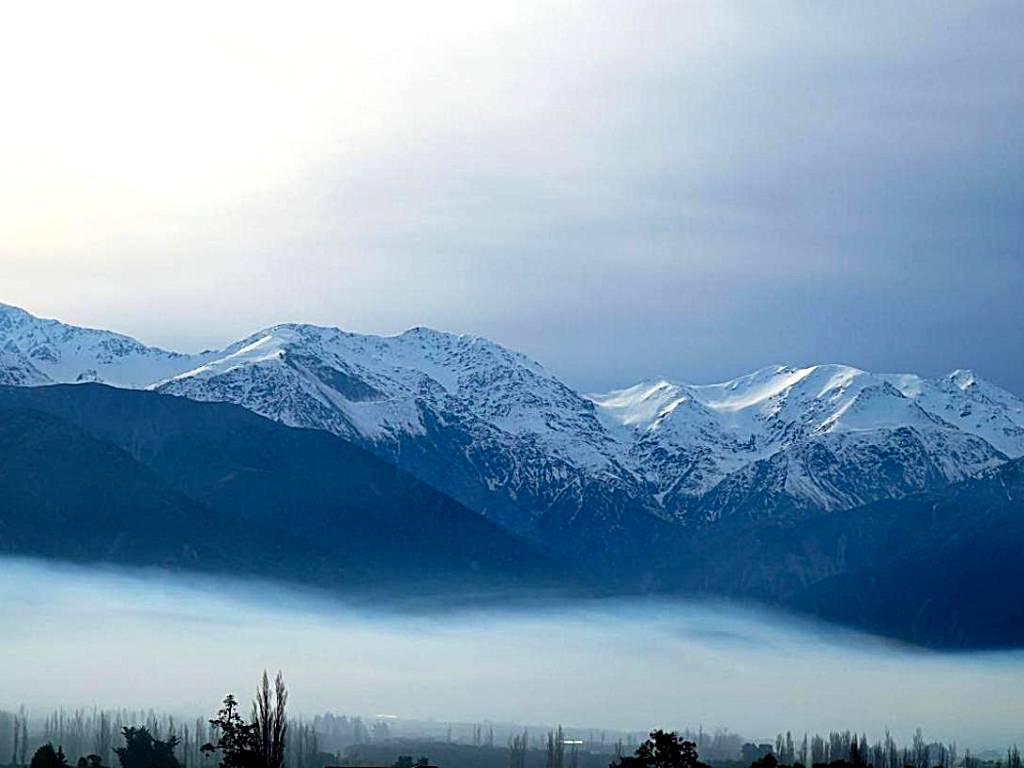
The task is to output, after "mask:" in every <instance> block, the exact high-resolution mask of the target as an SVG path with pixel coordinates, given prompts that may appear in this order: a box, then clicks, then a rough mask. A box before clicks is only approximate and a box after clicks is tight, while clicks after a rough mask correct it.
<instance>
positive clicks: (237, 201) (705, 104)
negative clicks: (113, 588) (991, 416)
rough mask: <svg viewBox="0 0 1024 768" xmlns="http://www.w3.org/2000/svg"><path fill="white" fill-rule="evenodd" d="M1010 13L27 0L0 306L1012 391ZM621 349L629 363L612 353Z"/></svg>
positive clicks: (937, 7)
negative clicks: (971, 376) (957, 377)
mask: <svg viewBox="0 0 1024 768" xmlns="http://www.w3.org/2000/svg"><path fill="white" fill-rule="evenodd" d="M1022 35H1024V8H1021V6H1020V5H1019V4H1018V3H1012V2H1006V3H1000V2H991V3H988V2H986V3H978V4H968V3H949V4H941V3H899V4H891V3H881V2H879V3H856V4H849V5H838V4H835V3H826V4H807V3H798V2H771V3H735V4H731V3H719V2H714V3H713V2H706V3H704V2H689V3H662V2H657V0H644V1H643V2H640V3H612V2H592V3H565V4H551V3H541V2H529V1H528V2H522V3H506V4H491V3H479V2H476V3H472V2H456V3H451V2H438V3H430V4H426V5H425V4H421V3H394V2H385V3H310V2H298V3H288V4H283V3H278V4H259V3H219V4H215V5H214V6H213V7H211V6H210V4H201V3H177V4H175V5H174V6H173V7H172V6H167V7H162V8H155V7H153V6H142V5H139V4H137V3H128V2H125V3H106V2H95V3H87V4H85V3H70V2H69V3H66V4H63V3H46V4H40V3H19V4H11V5H9V6H8V7H5V8H4V10H3V11H2V15H0V93H2V94H3V119H2V120H0V273H2V281H0V301H6V302H9V303H13V304H17V305H20V306H24V307H25V308H27V309H29V310H31V311H33V312H36V313H37V314H43V315H48V316H56V317H60V318H61V319H64V320H67V321H69V322H77V323H83V324H91V325H97V326H103V327H111V328H114V329H116V330H120V331H122V332H126V333H130V334H132V335H135V336H138V337H140V338H142V339H143V340H144V341H147V342H150V343H159V344H161V345H163V346H168V347H174V348H183V349H197V348H200V347H210V346H220V345H223V344H224V343H225V342H227V341H230V340H233V339H235V338H238V337H240V336H242V335H244V334H247V333H249V332H251V331H253V330H255V329H256V328H258V327H261V326H265V325H268V324H271V323H274V322H281V321H290V320H294V321H311V322H319V323H326V324H332V325H340V326H343V327H346V328H348V329H351V330H356V331H368V332H385V333H390V332H395V331H398V330H401V329H403V328H405V327H409V326H412V325H416V324H427V325H432V326H436V327H441V328H445V329H449V330H454V331H468V332H475V333H481V334H484V335H487V336H489V337H492V338H494V339H495V340H497V341H499V342H502V343H505V344H507V345H509V346H512V347H516V348H519V349H521V350H522V351H524V352H527V353H528V354H531V355H533V356H534V357H537V358H539V359H540V360H541V361H543V362H544V363H546V364H547V365H548V366H549V367H550V368H552V369H553V370H554V371H556V372H557V373H560V374H562V375H563V376H565V377H566V378H567V379H568V380H569V381H570V382H571V383H574V384H576V385H578V386H580V387H581V388H584V389H600V388H604V387H609V386H613V385H623V384H628V383H631V382H632V381H634V380H636V379H638V378H640V377H649V376H653V375H666V376H670V377H673V378H680V379H685V380H691V381H708V380H715V379H721V378H726V377H730V376H733V375H736V374H738V373H741V372H743V371H746V370H751V369H753V368H755V367H759V366H761V365H764V364H768V363H775V362H785V363H792V364H805V363H816V362H847V363H850V364H854V365H859V366H861V367H865V368H869V369H875V370H901V369H912V370H919V371H920V372H922V373H926V374H932V373H940V372H944V371H946V370H949V369H952V368H954V367H973V368H976V369H978V370H979V371H980V372H981V373H982V374H984V375H987V376H988V377H990V378H992V379H994V380H995V381H996V382H998V383H1001V384H1003V385H1006V386H1009V387H1010V388H1012V389H1015V390H1017V391H1018V392H1024V358H1021V356H1020V355H1016V354H1013V353H1012V349H1010V342H1008V340H1012V339H1017V338H1019V337H1020V335H1021V333H1022V332H1024V310H1022V309H1021V302H1020V296H1021V295H1022V294H1024V268H1022V267H1024V264H1022V259H1024V256H1022V253H1024V249H1022V230H1024V220H1022V218H1021V216H1020V211H1021V210H1022V209H1024V194H1022V192H1024V181H1022V180H1024V167H1022V166H1024V151H1022V142H1024V139H1022V136H1024V90H1022V89H1021V88H1020V87H1019V86H1018V84H1017V83H1018V80H1019V75H1020V73H1021V72H1022V71H1024V49H1022V47H1021V46H1020V44H1019V41H1020V39H1021V37H1022ZM609 350H614V353H613V354H609Z"/></svg>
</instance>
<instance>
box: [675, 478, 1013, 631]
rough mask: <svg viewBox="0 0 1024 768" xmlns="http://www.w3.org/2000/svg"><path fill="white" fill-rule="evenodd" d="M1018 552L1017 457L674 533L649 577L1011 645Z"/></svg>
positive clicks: (884, 626) (868, 623)
mask: <svg viewBox="0 0 1024 768" xmlns="http://www.w3.org/2000/svg"><path fill="white" fill-rule="evenodd" d="M1022 551H1024V461H1022V460H1016V461H1013V462H1009V463H1008V464H1006V465H1004V466H1002V467H1000V468H998V469H996V470H993V471H991V472H990V473H988V474H986V475H985V476H984V477H981V478H978V479H973V480H969V481H965V482H963V483H958V484H955V485H952V486H948V487H947V488H946V489H944V490H942V491H931V492H928V493H921V494H916V495H913V496H910V497H907V498H905V499H901V500H891V501H884V502H876V503H874V504H870V505H867V506H864V507H860V508H857V509H851V510H846V511H842V512H836V513H833V514H829V515H821V516H818V517H816V518H814V519H811V520H805V521H802V522H799V523H794V524H767V523H762V524H745V525H731V526H729V527H724V526H723V527H720V528H718V529H716V530H713V531H705V532H701V533H699V534H696V535H693V536H691V537H689V538H688V539H686V540H685V541H679V540H677V541H675V542H674V543H673V546H672V548H671V552H670V553H665V552H663V553H661V555H660V557H661V558H662V560H661V567H660V568H659V571H660V572H661V573H662V574H663V577H664V581H663V582H662V583H661V584H660V585H659V586H660V587H661V588H664V589H669V590H672V591H683V592H695V593H703V594H715V595H725V596H729V597H734V598H741V599H752V600H757V601H763V602H769V603H774V604H777V605H781V606H784V607H787V608H792V609H795V610H798V611H801V612H806V613H810V614H812V615H815V616H818V617H821V618H825V619H829V620H832V621H836V622H838V623H841V624H846V625H851V626H856V627H859V628H862V629H866V630H870V631H873V632H878V633H881V634H885V635H889V636H895V637H899V638H901V639H904V640H908V641H911V642H915V643H919V644H924V645H934V646H941V647H968V646H970V647H1004V646H1019V645H1021V644H1022V643H1024V582H1022V580H1021V578H1020V565H1019V557H1020V552H1022ZM669 560H671V561H672V562H674V564H675V565H674V566H673V565H671V564H670V563H669Z"/></svg>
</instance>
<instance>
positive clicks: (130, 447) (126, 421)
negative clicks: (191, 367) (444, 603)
mask: <svg viewBox="0 0 1024 768" xmlns="http://www.w3.org/2000/svg"><path fill="white" fill-rule="evenodd" d="M0 510H2V512H0V550H2V551H3V552H5V553H8V554H17V555H23V556H40V557H54V558H60V559H65V560H71V561H76V562H106V563H115V564H123V565H153V566H161V567H167V568H174V569H192V570H200V571H205V572H211V573H235V574H239V575H245V576H256V577H261V578H271V579H275V578H283V579H286V580H290V581H296V582H302V583H307V584H313V585H316V586H322V587H325V588H329V589H340V590H357V591H359V592H373V591H376V590H387V589H388V588H391V587H401V589H402V590H406V589H411V590H412V591H413V592H416V591H420V590H426V591H431V590H433V591H437V590H441V589H452V590H458V591H460V592H462V593H464V594H468V593H471V592H473V591H474V590H478V589H480V590H497V591H502V590H507V589H509V588H519V587H522V588H534V587H538V588H539V587H552V586H559V585H564V586H569V585H571V584H572V580H571V578H570V577H569V576H568V575H567V573H566V572H565V571H564V569H562V568H561V567H560V566H558V565H556V564H554V563H552V562H551V561H550V560H548V559H547V558H545V557H544V556H543V555H541V554H539V553H538V552H537V551H536V549H535V548H534V547H532V546H531V545H530V544H528V543H527V542H525V541H523V540H521V539H519V538H518V537H516V536H515V535H513V534H511V533H509V532H507V531H505V530H504V529H502V528H500V527H499V526H497V525H495V524H493V523H491V522H489V521H487V520H486V519H484V518H483V517H482V516H480V515H479V514H477V513H475V512H473V511H471V510H469V509H466V508H465V507H463V506H462V505H460V504H458V503H457V502H455V501H453V500H452V499H450V498H448V497H446V496H444V495H443V494H440V493H438V492H437V491H435V490H433V489H431V488H429V487H428V486H426V485H424V484H423V483H421V482H419V481H418V480H416V479H414V478H412V477H410V476H408V475H407V474H405V473H404V472H402V471H401V470H398V469H397V468H395V467H394V466H392V465H389V464H387V463H385V462H383V461H381V460H380V459H378V458H376V457H374V456H372V455H370V454H368V453H367V452H366V451H364V450H362V449H360V448H358V447H356V446H353V445H350V444H348V443H346V442H345V441H343V440H339V439H337V438H335V437H334V436H332V435H328V434H325V433H322V432H315V431H311V430H299V429H293V428H290V427H286V426H283V425H280V424H277V423H274V422H272V421H270V420H268V419H264V418H262V417H259V416H256V415H255V414H252V413H249V412H248V411H246V410H244V409H242V408H240V407H237V406H233V405H229V404H220V403H218V404H209V403H195V402H192V401H189V400H185V399H181V398H172V397H167V396H162V395H158V394H155V393H150V392H138V391H130V390H123V389H115V388H111V387H106V386H102V385H96V384H83V385H76V386H66V385H62V386H52V387H38V388H13V387H0Z"/></svg>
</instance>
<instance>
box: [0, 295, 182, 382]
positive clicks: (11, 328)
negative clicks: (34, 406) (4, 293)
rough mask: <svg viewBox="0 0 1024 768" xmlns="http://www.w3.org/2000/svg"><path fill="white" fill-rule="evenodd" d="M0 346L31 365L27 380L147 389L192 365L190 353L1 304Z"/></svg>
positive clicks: (12, 355)
mask: <svg viewBox="0 0 1024 768" xmlns="http://www.w3.org/2000/svg"><path fill="white" fill-rule="evenodd" d="M0 346H2V347H3V349H4V352H5V354H6V355H8V356H9V357H8V360H11V359H14V360H18V361H20V363H21V364H22V365H27V366H30V367H31V369H33V370H34V372H32V371H30V372H29V374H28V380H26V382H25V383H26V384H46V383H53V382H61V383H77V382H86V381H99V382H103V383H106V384H110V385H112V386H117V387H128V388H136V387H143V386H146V385H147V384H149V383H151V382H152V381H154V380H155V379H160V378H165V377H166V376H168V375H171V374H173V373H177V372H178V371H180V370H182V369H184V368H187V367H188V366H189V365H190V363H191V358H190V356H188V355H182V354H179V353H176V352H167V351H165V350H162V349H158V348H156V347H147V346H145V345H144V344H142V343H141V342H139V341H137V340H136V339H133V338H131V337H129V336H123V335H121V334H119V333H112V332H110V331H103V330H97V329H93V328H80V327H78V326H73V325H66V324H64V323H61V322H59V321H57V320H46V319H42V318H38V317H35V316H34V315H31V314H29V313H28V312H26V311H25V310H23V309H19V308H18V307H12V306H10V305H7V304H0Z"/></svg>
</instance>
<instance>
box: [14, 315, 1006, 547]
mask: <svg viewBox="0 0 1024 768" xmlns="http://www.w3.org/2000/svg"><path fill="white" fill-rule="evenodd" d="M84 381H99V382H104V383H107V384H111V385H114V386H120V387H131V388H150V389H154V390H157V391H159V392H162V393H166V394H171V395H177V396H184V397H189V398H192V399H196V400H204V401H225V402H232V403H235V404H238V405H241V406H244V407H245V408H248V409H250V410H252V411H254V412H256V413H259V414H262V415H264V416H267V417H268V418H271V419H275V420H277V421H280V422H283V423H285V424H288V425H291V426H296V427H303V428H308V429H318V430H325V431H328V432H332V433H334V434H337V435H341V436H343V437H345V438H346V439H349V440H352V441H354V442H358V443H359V444H361V445H363V446H365V447H367V448H369V449H370V450H373V451H374V452H376V453H377V454H378V455H380V456H382V457H384V458H386V459H388V460H390V461H393V462H395V463H396V464H399V465H400V466H403V467H405V468H407V469H409V471H412V472H413V473H414V474H417V476H419V477H420V478H421V479H424V480H426V481H427V482H429V483H431V484H433V485H435V486H436V487H438V488H440V489H441V490H443V491H445V492H446V493H449V494H450V495H453V496H455V497H456V498H458V499H459V500H460V501H463V502H464V503H466V504H468V505H470V506H475V507H476V508H478V509H481V510H482V511H483V510H487V513H488V514H497V513H495V512H494V510H495V509H497V508H500V509H501V510H503V512H501V514H505V515H506V517H507V518H508V519H516V520H518V523H517V525H520V526H521V527H522V526H526V525H529V524H530V522H529V521H531V520H533V519H534V517H535V516H538V515H540V516H543V515H545V514H549V513H550V512H551V510H553V509H557V510H558V514H560V515H562V516H563V517H564V518H565V519H566V520H575V521H576V522H577V523H578V522H579V521H580V520H581V519H582V518H581V517H580V514H583V515H584V517H586V516H587V515H594V514H598V513H595V512H594V510H595V509H600V510H602V511H601V512H600V514H602V515H605V516H606V517H607V518H608V519H614V520H617V521H618V522H616V523H615V525H622V524H623V523H622V519H624V518H623V515H624V514H626V513H625V510H626V509H627V507H630V508H637V509H641V510H643V511H644V514H646V513H647V512H648V511H652V513H653V514H657V515H659V516H665V517H670V518H675V519H678V520H682V521H684V522H685V521H688V520H691V519H700V520H704V521H709V520H715V519H719V518H721V517H724V516H727V515H729V514H733V513H735V512H736V511H737V510H740V509H742V510H745V511H744V514H754V513H753V512H751V509H754V508H756V509H757V510H758V512H757V514H779V513H780V512H779V511H780V510H786V509H788V510H793V509H799V510H807V509H819V510H831V509H839V508H845V507H849V506H853V505H856V504H860V503H864V502H866V501H872V500H876V499H879V498H893V497H898V496H900V495H903V494H906V493H911V492H914V491H916V490H920V489H922V488H925V487H929V485H930V484H934V483H937V482H947V481H952V480H958V479H961V478H963V477H967V476H969V475H972V474H976V473H978V472H982V471H985V470H987V469H989V468H991V467H993V466H996V465H998V464H999V463H1002V462H1005V461H1006V460H1007V458H1014V457H1020V456H1024V401H1022V400H1021V399H1020V398H1018V397H1016V396H1014V395H1012V394H1010V393H1009V392H1006V391H1004V390H1002V389H1000V388H999V387H996V386H995V385H993V384H991V383H989V382H986V381H985V380H983V379H981V378H979V377H978V376H976V375H975V374H974V373H973V372H971V371H967V370H957V371H953V372H952V373H950V374H948V375H946V376H942V377H939V378H936V379H926V378H922V377H920V376H916V375H914V374H876V373H871V372H868V371H863V370H860V369H858V368H854V367H851V366H846V365H837V364H829V365H815V366H808V367H792V366H786V365H773V366H768V367H766V368H762V369H760V370H758V371H754V372H753V373H750V374H747V375H744V376H740V377H738V378H735V379H731V380H729V381H724V382H720V383H717V384H700V385H695V384H687V383H681V382H673V381H669V380H664V379H658V380H653V381H646V382H641V383H639V384H636V385H634V386H631V387H627V388H625V389H618V390H613V391H611V392H607V393H604V394H595V395H587V396H583V395H580V394H579V393H578V392H576V391H575V390H573V389H572V388H571V387H569V386H567V385H566V384H565V383H564V382H562V381H560V380H559V379H558V378H557V377H556V376H554V375H552V374H551V373H550V372H549V371H547V370H546V369H545V368H544V366H542V365H541V364H540V363H538V362H536V361H534V360H531V359H529V358H528V357H526V356H524V355H522V354H520V353H518V352H515V351H512V350H509V349H506V348H505V347H502V346H500V345H498V344H495V343H494V342H491V341H489V340H487V339H485V338H482V337H479V336H472V335H460V334H451V333H445V332H443V331H437V330H434V329H431V328H426V327H415V328H410V329H409V330H407V331H404V332H402V333H399V334H396V335H393V336H373V335H366V334H357V333H350V332H346V331H343V330H341V329H338V328H331V327H324V326H316V325H306V324H299V323H286V324H281V325H275V326H271V327H269V328H265V329H263V330H260V331H257V332H256V333H254V334H252V335H250V336H247V337H246V338H244V339H240V340H239V341H237V342H235V343H233V344H230V345H228V346H227V347H225V348H224V349H221V350H214V351H207V352H203V353H201V354H198V355H185V354H179V353H176V352H168V351H165V350H162V349H158V348H154V347H147V346H145V345H144V344H142V343H140V342H139V341H137V340H135V339H133V338H131V337H129V336H124V335H121V334H117V333H111V332H109V331H103V330H94V329H87V328H78V327H75V326H71V325H66V324H64V323H60V322H58V321H56V320H44V319H40V318H36V317H34V316H32V315H31V314H29V313H28V312H25V311H24V310H21V309H18V308H15V307H9V306H6V305H0V384H8V385H17V386H39V385H44V384H50V383H76V382H84ZM498 497H500V503H498V502H497V501H495V499H496V498H498ZM510 510H511V511H510ZM517 516H518V517H517ZM641 517H642V516H641ZM524 521H525V522H524Z"/></svg>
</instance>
